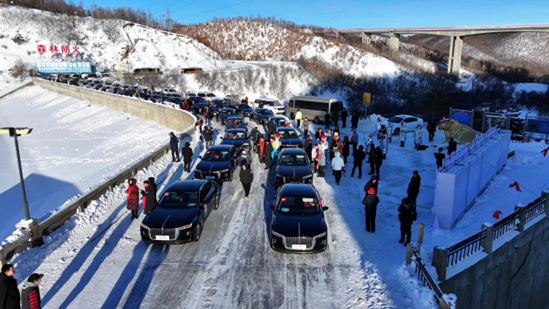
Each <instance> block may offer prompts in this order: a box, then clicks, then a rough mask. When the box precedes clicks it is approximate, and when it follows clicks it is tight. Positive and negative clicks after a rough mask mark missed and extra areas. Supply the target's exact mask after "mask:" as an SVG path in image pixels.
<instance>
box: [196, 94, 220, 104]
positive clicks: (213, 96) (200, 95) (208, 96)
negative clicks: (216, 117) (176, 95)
mask: <svg viewBox="0 0 549 309" xmlns="http://www.w3.org/2000/svg"><path fill="white" fill-rule="evenodd" d="M197 95H198V96H199V97H202V98H204V99H206V100H207V101H210V102H211V101H213V100H215V99H217V98H218V97H217V96H216V95H215V94H214V93H213V92H207V91H200V92H199V93H197Z"/></svg>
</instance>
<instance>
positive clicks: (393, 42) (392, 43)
mask: <svg viewBox="0 0 549 309" xmlns="http://www.w3.org/2000/svg"><path fill="white" fill-rule="evenodd" d="M399 39H400V34H395V33H392V32H391V33H389V48H390V49H391V51H395V52H396V51H398V44H399Z"/></svg>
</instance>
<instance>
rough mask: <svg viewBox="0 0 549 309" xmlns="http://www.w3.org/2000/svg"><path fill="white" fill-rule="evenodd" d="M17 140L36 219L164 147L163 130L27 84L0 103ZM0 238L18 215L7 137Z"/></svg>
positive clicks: (2, 152)
mask: <svg viewBox="0 0 549 309" xmlns="http://www.w3.org/2000/svg"><path fill="white" fill-rule="evenodd" d="M0 124H1V125H0V126H2V127H5V126H15V127H31V128H33V131H32V134H30V135H28V136H22V137H20V138H19V146H20V152H21V160H22V165H23V174H24V177H25V185H26V189H27V199H28V203H29V209H30V215H31V217H34V218H41V219H42V220H43V219H45V218H46V217H48V216H49V215H50V214H51V213H52V212H53V211H56V210H58V209H60V208H62V207H63V205H65V204H67V203H66V202H67V200H71V199H73V198H75V197H77V196H80V195H82V194H83V193H86V192H87V191H90V190H91V189H93V188H95V187H97V186H98V185H99V184H101V183H103V182H104V181H106V180H107V179H109V178H111V177H113V176H115V175H117V174H118V173H119V172H120V171H122V170H124V169H125V168H127V167H128V166H130V165H131V164H133V163H136V162H138V161H139V160H141V159H142V158H144V157H145V156H147V155H148V154H149V153H151V152H153V151H155V150H157V149H159V148H160V147H161V146H163V145H165V144H166V143H167V142H168V140H169V139H168V132H169V131H170V129H169V128H166V127H163V126H160V125H158V124H156V123H155V122H152V121H146V120H143V119H141V118H137V117H134V116H132V115H129V114H125V113H121V112H117V111H113V110H110V109H108V108H105V107H102V106H99V105H93V104H90V103H89V102H85V101H80V100H77V99H74V98H71V97H67V96H63V95H59V94H57V93H53V92H48V91H47V90H44V89H42V88H39V87H36V86H33V87H29V88H25V89H24V90H22V91H19V92H17V93H15V94H13V95H10V96H8V97H7V98H4V99H2V100H0ZM0 145H1V147H0V156H1V157H2V158H3V160H1V161H0V171H1V177H0V178H1V179H2V181H1V182H0V205H1V207H2V213H3V214H9V216H8V215H3V216H2V225H1V227H0V239H1V240H4V239H6V237H8V236H10V235H11V234H12V232H14V230H15V224H16V223H17V222H19V221H20V220H21V219H23V218H24V212H23V198H22V194H21V187H20V185H19V172H18V169H17V160H16V155H15V146H14V140H13V138H11V137H9V136H7V135H0Z"/></svg>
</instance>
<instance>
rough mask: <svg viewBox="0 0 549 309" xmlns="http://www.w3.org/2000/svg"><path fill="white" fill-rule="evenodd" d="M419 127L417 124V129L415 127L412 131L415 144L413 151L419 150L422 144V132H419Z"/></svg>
mask: <svg viewBox="0 0 549 309" xmlns="http://www.w3.org/2000/svg"><path fill="white" fill-rule="evenodd" d="M421 129H422V128H421V125H420V124H418V125H417V127H416V130H415V131H414V144H415V147H414V148H415V149H418V150H419V146H421V144H422V139H421V134H422V130H421Z"/></svg>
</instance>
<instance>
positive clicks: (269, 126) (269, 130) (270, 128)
mask: <svg viewBox="0 0 549 309" xmlns="http://www.w3.org/2000/svg"><path fill="white" fill-rule="evenodd" d="M274 127H275V123H274V121H273V120H272V119H271V120H269V123H267V135H269V136H271V134H273V133H274Z"/></svg>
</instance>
